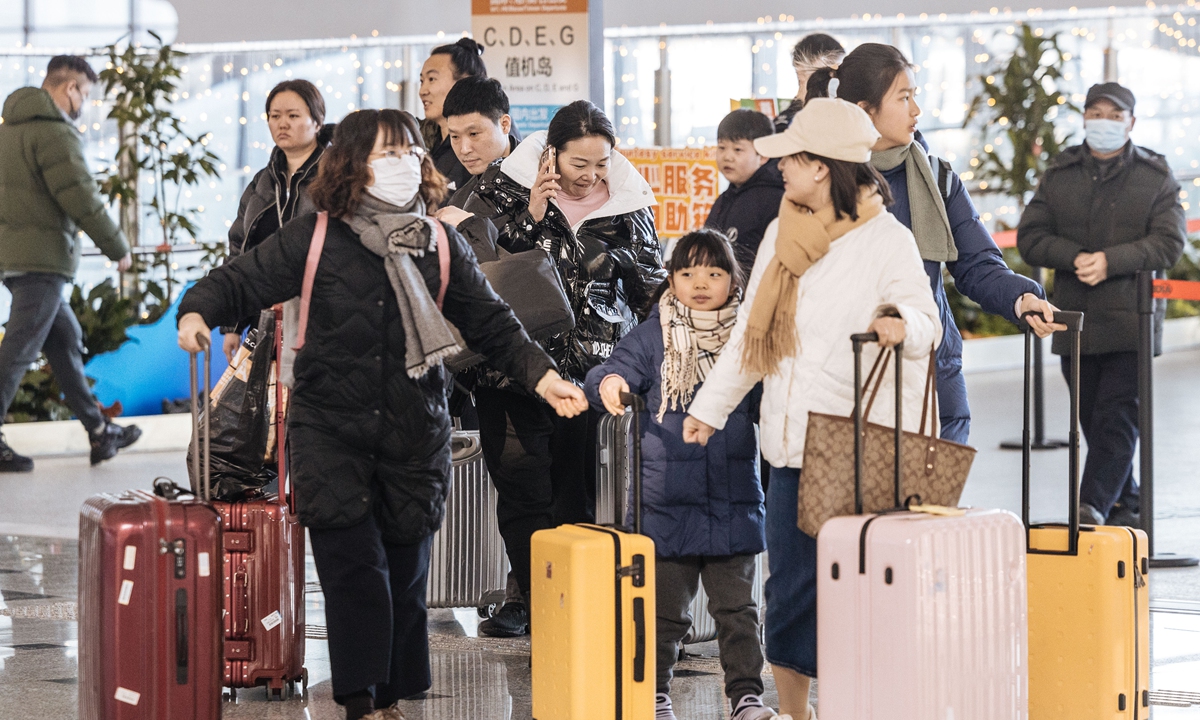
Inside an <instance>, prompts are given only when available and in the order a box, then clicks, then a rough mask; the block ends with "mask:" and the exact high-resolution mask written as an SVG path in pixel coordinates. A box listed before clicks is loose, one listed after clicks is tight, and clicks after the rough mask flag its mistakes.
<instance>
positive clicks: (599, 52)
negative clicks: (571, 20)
mask: <svg viewBox="0 0 1200 720" xmlns="http://www.w3.org/2000/svg"><path fill="white" fill-rule="evenodd" d="M587 14H588V19H587V23H588V38H587V39H588V99H589V100H591V101H592V104H593V105H595V106H596V107H599V108H602V107H604V0H588V13H587Z"/></svg>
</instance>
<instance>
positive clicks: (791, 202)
mask: <svg viewBox="0 0 1200 720" xmlns="http://www.w3.org/2000/svg"><path fill="white" fill-rule="evenodd" d="M879 137H880V136H879V132H878V131H876V130H875V127H874V125H872V123H871V118H870V117H869V116H868V115H867V113H866V112H864V111H863V110H862V109H861V108H859V107H858V106H856V105H852V104H851V103H848V102H844V101H842V100H833V99H829V98H818V99H812V100H810V101H809V102H808V103H806V104H805V106H804V109H803V110H801V111H800V112H799V113H798V114H797V115H796V119H795V120H794V121H793V122H792V124H791V125H790V126H789V127H788V129H787V130H786V131H785V132H783V133H780V134H777V135H772V136H768V137H763V138H759V139H758V140H755V141H754V146H755V149H756V150H757V151H758V153H759V154H760V155H764V156H766V157H778V158H782V160H780V162H779V169H780V170H781V171H782V172H783V179H784V183H785V187H786V189H785V192H784V198H783V203H782V205H781V207H780V210H779V218H778V219H777V220H776V221H775V222H773V223H771V225H770V226H769V227H768V228H767V232H766V235H764V237H763V241H762V244H761V245H760V246H759V250H758V258H757V260H756V261H755V263H754V270H753V272H752V273H751V275H750V283H749V287H748V288H747V290H746V299H745V300H744V302H743V307H744V308H746V310H744V311H743V312H742V313H741V314H740V315H739V317H738V320H737V325H736V326H735V327H734V329H733V334H732V336H731V338H730V340H729V344H728V345H727V346H726V351H725V352H723V353H722V354H721V357H720V358H719V359H718V360H717V363H716V365H715V366H714V367H713V369H712V370H711V371H710V372H709V375H708V378H707V380H706V381H705V383H704V386H703V387H702V388H701V389H700V391H699V392H698V393H697V395H696V399H695V400H694V401H693V402H692V405H691V407H690V408H689V410H688V413H689V417H688V418H687V419H686V420H685V421H684V439H685V440H687V441H688V442H698V443H700V444H704V443H706V442H707V441H708V438H709V436H710V435H712V433H713V432H714V429H720V428H722V427H724V425H725V420H726V418H727V417H728V416H729V415H730V413H731V412H732V411H733V410H734V408H736V407H737V405H738V403H739V402H740V401H741V399H742V397H743V396H744V395H745V394H746V393H747V392H749V390H750V389H751V388H752V387H754V385H755V384H756V383H758V382H759V381H761V382H762V383H763V399H762V413H761V424H762V450H763V454H764V455H765V456H766V458H767V460H768V461H769V462H770V463H771V482H770V486H769V489H768V494H769V496H768V499H767V549H768V551H769V558H770V564H771V568H770V569H771V575H770V578H769V579H768V580H767V588H766V591H767V614H766V636H767V660H768V661H769V662H770V663H771V665H772V668H773V671H774V675H775V686H776V688H777V689H778V691H779V703H780V712H783V713H790V714H791V715H792V717H793V718H795V720H812V719H814V718H815V717H816V716H815V713H814V712H813V710H812V708H811V707H810V706H809V704H808V693H809V685H810V681H811V680H810V679H811V678H813V677H816V674H817V579H816V564H817V542H816V539H815V538H812V537H809V536H808V535H805V534H804V533H803V532H801V531H800V530H799V529H798V528H797V527H796V496H797V492H798V488H799V483H800V474H801V467H800V465H801V461H802V459H803V456H804V439H805V430H806V428H807V423H808V413H809V412H810V411H812V412H818V413H829V414H834V415H849V414H850V413H851V411H852V409H853V406H854V359H853V353H852V350H851V344H850V335H852V334H853V333H858V332H863V331H867V332H875V333H878V334H879V340H880V344H881V345H883V346H886V347H891V346H894V345H896V344H897V343H899V342H900V341H904V353H903V355H904V359H905V361H906V364H907V365H909V368H907V369H906V370H907V371H906V372H905V373H904V376H905V381H904V396H905V403H904V406H905V407H904V411H905V419H904V422H905V426H906V427H907V429H909V430H914V431H915V430H916V429H917V425H918V423H919V421H920V414H921V396H922V394H923V393H922V391H923V390H924V382H925V369H926V365H927V363H928V358H929V353H930V351H931V349H932V348H933V347H934V346H936V345H937V343H938V342H939V341H940V340H941V337H942V327H941V324H940V322H939V321H938V309H937V305H936V304H934V301H933V294H932V292H931V291H930V289H929V280H928V278H927V277H926V275H925V272H924V269H923V266H922V264H921V256H920V254H919V253H918V252H917V246H916V243H915V242H914V240H913V236H912V233H911V232H910V231H909V230H908V229H907V228H906V227H904V226H903V225H902V224H900V222H899V221H898V220H896V218H895V217H893V216H892V214H891V213H888V212H887V211H886V209H885V206H886V205H888V204H890V203H891V201H892V197H891V193H890V191H889V189H888V184H887V182H885V181H884V179H883V178H882V177H881V176H880V175H879V172H878V171H876V170H875V169H874V168H873V167H871V164H870V160H871V148H872V146H874V145H875V143H876V142H877V141H878V140H879ZM888 380H890V378H888ZM886 382H887V381H886V380H885V385H886ZM894 396H895V393H894V392H890V391H883V392H880V394H879V401H877V402H876V403H875V404H874V407H873V408H872V410H871V415H870V418H869V419H870V421H871V422H875V423H879V424H881V425H889V424H893V422H892V420H891V418H894V417H895V410H894V406H892V405H891V398H893V397H894ZM885 398H887V399H885Z"/></svg>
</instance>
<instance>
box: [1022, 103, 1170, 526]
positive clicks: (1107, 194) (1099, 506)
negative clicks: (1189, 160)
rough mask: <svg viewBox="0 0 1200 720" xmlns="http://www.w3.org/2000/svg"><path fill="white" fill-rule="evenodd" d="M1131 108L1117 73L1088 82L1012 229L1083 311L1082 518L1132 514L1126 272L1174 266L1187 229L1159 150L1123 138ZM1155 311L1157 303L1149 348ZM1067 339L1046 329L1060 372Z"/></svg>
mask: <svg viewBox="0 0 1200 720" xmlns="http://www.w3.org/2000/svg"><path fill="white" fill-rule="evenodd" d="M1133 106H1134V97H1133V93H1132V92H1130V91H1129V90H1128V89H1127V88H1124V87H1122V86H1121V85H1118V84H1117V83H1111V82H1110V83H1103V84H1100V85H1093V86H1092V88H1091V89H1090V90H1088V94H1087V100H1086V102H1085V105H1084V115H1083V118H1084V130H1085V138H1086V139H1085V141H1084V143H1083V144H1082V145H1077V146H1075V147H1071V148H1068V149H1066V150H1064V151H1063V152H1062V154H1060V155H1059V156H1058V157H1057V158H1055V159H1054V162H1053V164H1052V165H1051V167H1050V169H1049V170H1047V171H1046V175H1045V176H1044V177H1043V178H1042V180H1041V183H1040V184H1039V186H1038V190H1037V194H1036V195H1035V196H1034V198H1033V200H1032V201H1031V202H1030V203H1029V206H1028V207H1027V208H1026V209H1025V214H1024V215H1022V216H1021V224H1020V227H1019V229H1018V230H1017V247H1018V248H1020V250H1021V255H1022V256H1023V257H1024V258H1025V260H1026V262H1028V263H1030V264H1031V265H1039V266H1042V267H1048V268H1053V269H1054V270H1055V274H1054V297H1053V298H1052V299H1053V301H1054V303H1055V304H1056V305H1057V306H1058V307H1061V308H1062V309H1064V310H1081V311H1083V312H1084V313H1085V315H1086V317H1085V321H1084V324H1083V339H1082V341H1083V347H1082V359H1081V361H1080V367H1079V372H1080V386H1079V391H1080V420H1081V422H1082V425H1083V433H1084V437H1085V438H1087V442H1088V455H1087V462H1086V464H1085V466H1084V470H1083V483H1082V487H1081V489H1080V506H1079V509H1080V520H1081V521H1082V522H1085V523H1090V524H1095V525H1100V524H1104V523H1105V522H1107V523H1108V524H1110V525H1136V524H1137V523H1138V487H1137V484H1136V483H1135V482H1134V480H1133V454H1134V448H1135V446H1136V444H1137V436H1138V426H1137V420H1138V383H1137V365H1138V354H1137V342H1138V324H1137V323H1138V313H1137V293H1136V288H1135V280H1134V276H1135V275H1136V273H1137V272H1138V271H1141V270H1153V271H1163V270H1165V269H1167V268H1169V267H1171V266H1172V265H1174V264H1175V262H1176V261H1178V260H1179V257H1180V255H1182V253H1183V245H1184V240H1185V237H1186V221H1185V218H1184V212H1183V207H1182V206H1181V205H1180V202H1179V183H1177V182H1176V181H1175V178H1174V177H1173V176H1172V174H1171V168H1170V167H1168V165H1167V161H1166V159H1165V158H1163V156H1162V155H1159V154H1158V153H1155V152H1153V151H1151V150H1147V149H1146V148H1143V147H1139V146H1137V145H1134V144H1133V143H1132V142H1131V141H1130V140H1129V133H1130V131H1131V130H1133V125H1134V122H1135V118H1134V115H1133ZM1164 311H1165V305H1162V304H1160V306H1159V307H1158V308H1157V312H1156V318H1155V319H1156V333H1155V336H1156V340H1155V354H1158V353H1160V352H1161V351H1162V348H1161V342H1162V319H1163V315H1164ZM1068 342H1069V341H1068V339H1067V338H1066V337H1064V336H1061V335H1056V336H1055V338H1054V345H1053V349H1054V352H1055V354H1057V355H1061V356H1062V366H1063V373H1064V375H1066V377H1067V378H1068V379H1069V378H1070V375H1069V371H1070V357H1069V355H1068V349H1069V346H1068Z"/></svg>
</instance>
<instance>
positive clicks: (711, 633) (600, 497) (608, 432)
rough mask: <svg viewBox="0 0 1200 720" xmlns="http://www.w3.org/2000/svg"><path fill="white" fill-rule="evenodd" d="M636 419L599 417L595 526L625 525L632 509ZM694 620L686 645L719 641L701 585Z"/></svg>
mask: <svg viewBox="0 0 1200 720" xmlns="http://www.w3.org/2000/svg"><path fill="white" fill-rule="evenodd" d="M632 417H633V416H632V415H630V414H629V413H626V414H624V415H620V416H615V415H609V414H608V413H605V414H604V415H602V416H601V417H600V421H599V424H598V429H597V435H598V436H599V438H600V450H599V452H598V453H597V454H596V522H598V523H600V524H602V525H603V524H618V525H619V524H622V523H624V522H625V518H626V515H627V512H628V508H629V485H630V482H631V480H630V471H631V467H632V466H631V464H630V463H631V462H632V461H631V459H630V457H629V456H630V445H629V427H630V420H631V418H632ZM764 557H765V555H764V554H763V553H759V554H758V555H757V556H756V557H755V558H754V586H753V588H752V589H751V591H750V592H751V597H752V598H753V599H754V603H755V605H757V606H758V608H759V612H760V613H761V611H762V607H763V558H764ZM688 612H689V613H691V616H692V627H691V628H690V629H689V630H688V632H687V635H685V636H684V637H683V643H684V644H685V645H691V644H692V643H702V642H708V641H709V640H715V639H716V637H717V621H716V620H714V619H713V616H712V615H711V614H709V612H708V593H706V592H705V591H704V583H703V582H701V583H700V585H699V587H698V588H697V590H696V597H695V598H694V599H693V600H692V604H691V605H689V606H688Z"/></svg>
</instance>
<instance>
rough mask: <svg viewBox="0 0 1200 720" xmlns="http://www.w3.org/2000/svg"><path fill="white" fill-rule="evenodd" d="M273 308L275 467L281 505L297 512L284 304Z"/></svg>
mask: <svg viewBox="0 0 1200 720" xmlns="http://www.w3.org/2000/svg"><path fill="white" fill-rule="evenodd" d="M273 309H274V311H275V417H273V418H271V422H274V423H275V468H276V476H277V477H278V478H279V495H278V500H279V504H280V505H286V506H287V508H288V510H290V511H291V512H293V513H295V512H296V499H295V497H294V495H295V493H294V492H292V488H291V483H290V482H288V480H289V478H288V470H289V468H288V461H287V408H286V407H285V405H286V403H285V398H284V396H285V395H286V393H287V388H286V387H285V386H284V384H283V377H282V375H281V373H282V372H283V364H282V361H283V305H276V306H275V307H274V308H273Z"/></svg>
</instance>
